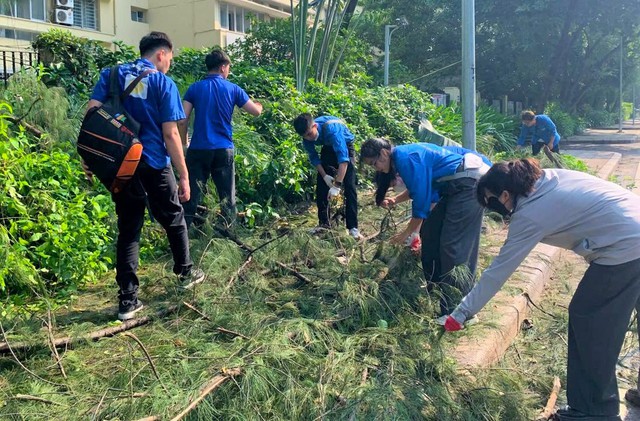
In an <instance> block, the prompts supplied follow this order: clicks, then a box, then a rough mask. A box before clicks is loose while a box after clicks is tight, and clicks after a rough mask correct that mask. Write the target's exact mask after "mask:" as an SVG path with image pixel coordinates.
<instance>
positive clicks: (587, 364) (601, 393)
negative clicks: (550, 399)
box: [567, 259, 640, 421]
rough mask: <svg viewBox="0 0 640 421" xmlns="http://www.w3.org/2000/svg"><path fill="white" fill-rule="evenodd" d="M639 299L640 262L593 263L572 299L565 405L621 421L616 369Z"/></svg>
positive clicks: (600, 418)
mask: <svg viewBox="0 0 640 421" xmlns="http://www.w3.org/2000/svg"><path fill="white" fill-rule="evenodd" d="M639 297H640V259H636V260H633V261H631V262H628V263H624V264H621V265H615V266H604V265H599V264H596V263H592V264H591V265H590V266H589V268H588V269H587V271H586V272H585V274H584V277H583V278H582V280H581V281H580V284H579V285H578V288H577V289H576V292H575V294H574V295H573V298H572V299H571V304H570V305H569V352H568V358H567V401H568V402H567V403H568V404H569V406H570V407H571V408H572V409H575V410H577V411H580V412H582V413H583V414H586V415H590V416H591V418H593V419H594V420H602V421H604V420H619V417H618V412H619V405H620V404H619V396H618V385H617V381H616V364H617V361H618V356H619V355H620V350H621V349H622V344H623V342H624V338H625V334H626V333H627V327H628V324H629V320H630V319H631V313H632V312H633V309H634V308H635V306H636V304H637V303H638V298H639ZM587 419H590V418H587Z"/></svg>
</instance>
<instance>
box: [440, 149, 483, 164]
mask: <svg viewBox="0 0 640 421" xmlns="http://www.w3.org/2000/svg"><path fill="white" fill-rule="evenodd" d="M443 148H445V149H446V150H448V151H450V152H453V153H457V154H459V155H462V156H464V155H466V154H468V153H472V154H474V155H478V156H479V157H480V158H482V162H484V163H485V164H487V165H488V166H492V165H493V163H492V162H491V160H490V159H489V158H487V157H486V156H485V155H483V154H481V153H480V152H478V151H472V150H471V149H467V148H463V147H462V146H453V145H452V146H443Z"/></svg>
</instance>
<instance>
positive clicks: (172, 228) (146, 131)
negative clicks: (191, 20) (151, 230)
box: [83, 32, 205, 320]
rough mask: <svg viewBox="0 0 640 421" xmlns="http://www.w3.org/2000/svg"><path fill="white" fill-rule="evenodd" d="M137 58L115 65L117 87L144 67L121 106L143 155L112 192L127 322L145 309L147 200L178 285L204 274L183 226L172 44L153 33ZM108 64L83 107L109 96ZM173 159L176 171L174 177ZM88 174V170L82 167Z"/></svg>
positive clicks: (180, 114)
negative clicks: (141, 294)
mask: <svg viewBox="0 0 640 421" xmlns="http://www.w3.org/2000/svg"><path fill="white" fill-rule="evenodd" d="M140 57H141V58H139V59H138V60H136V61H134V62H133V63H129V64H123V65H121V66H120V67H119V75H118V79H119V82H120V86H121V89H122V90H124V89H125V88H126V86H127V85H128V84H129V83H131V82H132V81H133V80H134V79H135V78H136V77H137V76H138V75H140V74H141V73H143V72H145V71H147V72H148V75H147V76H145V77H144V78H143V79H142V80H141V81H140V83H139V84H138V85H137V86H136V87H135V89H134V90H133V92H131V95H129V96H128V97H127V98H126V99H125V101H124V107H125V108H126V110H127V111H128V112H129V113H130V114H131V116H132V117H133V118H134V119H135V120H136V121H137V122H138V123H140V133H139V139H140V143H142V145H143V150H142V159H141V160H140V164H139V165H138V168H137V169H136V173H135V174H134V177H133V180H132V181H131V182H130V183H128V184H127V186H126V188H125V189H124V190H123V191H122V192H120V193H114V194H113V195H112V198H113V201H114V202H115V205H116V214H117V216H118V240H117V245H116V282H117V283H118V286H119V293H118V294H119V299H120V302H119V306H118V318H119V319H120V320H128V319H131V318H133V317H134V314H135V313H137V312H138V311H140V310H141V309H142V307H143V305H142V302H140V300H138V285H139V281H138V277H137V276H136V271H137V269H138V254H139V242H140V232H141V230H142V225H143V223H144V215H145V210H146V205H147V201H148V204H149V208H150V210H151V213H152V214H153V216H154V217H155V219H156V220H157V221H158V222H159V223H160V224H161V225H162V227H163V228H164V230H165V231H166V233H167V236H168V238H169V245H170V247H171V252H172V254H173V261H174V266H173V272H174V273H176V274H177V275H178V282H179V286H180V287H181V288H185V289H186V288H191V287H192V286H193V285H195V284H196V283H199V282H202V281H203V280H204V278H205V274H204V273H203V272H202V271H201V270H199V269H194V268H193V262H192V261H191V257H190V253H189V239H188V237H187V225H186V223H185V220H184V212H183V210H182V206H181V205H180V202H181V201H186V200H189V197H190V194H191V193H190V189H189V173H188V170H187V166H186V164H185V161H184V157H183V151H182V145H181V144H180V134H179V133H178V121H179V120H181V119H183V118H184V117H185V116H184V111H183V109H182V104H181V103H180V93H179V92H178V88H177V87H176V85H175V83H174V82H173V81H172V80H171V79H169V78H168V77H167V76H166V75H165V74H166V73H167V71H168V70H169V67H170V65H171V59H172V58H173V45H172V43H171V40H170V39H169V37H168V36H167V35H166V34H165V33H163V32H151V33H150V34H148V35H146V36H144V37H143V38H142V39H141V40H140ZM110 74H111V68H107V69H104V70H103V71H102V72H101V73H100V79H99V81H98V83H97V84H96V86H95V88H94V90H93V94H92V95H91V99H90V100H89V103H88V105H87V110H89V109H91V108H93V107H99V106H101V105H102V104H103V103H104V102H105V101H106V100H107V98H108V96H109V80H110ZM171 162H173V165H174V166H175V168H176V170H177V171H178V174H179V177H180V178H179V180H178V183H177V185H176V179H175V176H174V174H173V168H172V167H171ZM83 168H84V170H85V172H86V173H87V175H88V176H89V177H91V175H92V174H91V172H90V171H89V169H88V168H87V167H86V166H85V165H84V163H83Z"/></svg>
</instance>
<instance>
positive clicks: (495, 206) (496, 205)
mask: <svg viewBox="0 0 640 421" xmlns="http://www.w3.org/2000/svg"><path fill="white" fill-rule="evenodd" d="M487 208H488V209H489V210H490V211H492V212H496V213H499V214H500V215H502V216H509V215H511V211H510V210H509V209H507V207H506V206H505V205H504V204H502V202H500V200H498V198H497V197H495V196H492V197H490V198H489V199H488V200H487Z"/></svg>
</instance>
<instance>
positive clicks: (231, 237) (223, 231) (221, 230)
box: [213, 225, 254, 254]
mask: <svg viewBox="0 0 640 421" xmlns="http://www.w3.org/2000/svg"><path fill="white" fill-rule="evenodd" d="M213 229H214V230H216V231H218V232H219V233H220V235H222V236H223V237H224V238H226V239H228V240H231V241H233V242H234V243H236V244H237V245H238V246H239V247H240V248H241V249H242V250H244V251H247V252H249V254H251V253H253V251H254V249H253V248H252V247H249V246H248V245H246V244H245V243H243V242H242V241H240V240H239V239H238V237H236V236H235V234H233V233H232V232H231V231H229V230H227V229H224V228H222V227H219V226H217V225H214V226H213Z"/></svg>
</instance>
